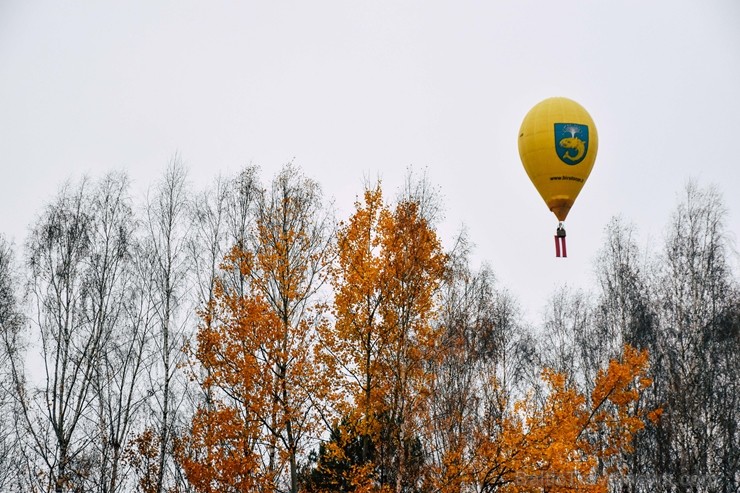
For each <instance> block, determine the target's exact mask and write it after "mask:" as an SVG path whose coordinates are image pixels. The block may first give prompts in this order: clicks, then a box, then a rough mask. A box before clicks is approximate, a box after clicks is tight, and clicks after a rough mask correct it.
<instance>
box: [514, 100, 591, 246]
mask: <svg viewBox="0 0 740 493" xmlns="http://www.w3.org/2000/svg"><path fill="white" fill-rule="evenodd" d="M598 146H599V139H598V135H597V133H596V126H595V125H594V121H593V120H592V119H591V116H590V115H589V114H588V112H587V111H586V110H585V109H584V108H583V106H581V105H580V104H578V103H576V102H575V101H572V100H570V99H567V98H549V99H545V100H544V101H541V102H539V103H537V104H536V105H535V106H534V107H533V108H532V109H531V110H529V113H527V116H525V117H524V121H523V122H522V126H521V128H520V129H519V157H520V158H521V160H522V164H523V165H524V169H525V170H526V172H527V175H529V179H530V180H532V184H533V185H534V186H535V188H536V189H537V191H538V192H539V193H540V195H541V196H542V198H543V200H544V201H545V203H546V204H547V207H548V208H549V209H550V210H551V211H552V212H553V213H554V214H555V216H556V217H557V218H558V221H559V224H558V228H557V230H556V233H555V255H556V256H558V257H560V256H561V253H562V256H563V257H566V256H567V251H566V248H565V228H564V226H563V222H564V221H565V218H566V217H567V216H568V212H570V209H571V207H573V203H574V202H575V200H576V197H578V194H579V193H580V191H581V188H583V184H584V183H586V179H587V178H588V175H589V174H590V173H591V168H593V166H594V160H595V159H596V151H597V149H598Z"/></svg>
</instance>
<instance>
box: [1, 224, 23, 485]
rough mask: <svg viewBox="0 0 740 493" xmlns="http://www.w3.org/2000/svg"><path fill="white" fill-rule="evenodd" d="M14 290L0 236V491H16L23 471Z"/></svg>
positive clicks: (13, 273) (19, 323) (11, 265)
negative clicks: (19, 426)
mask: <svg viewBox="0 0 740 493" xmlns="http://www.w3.org/2000/svg"><path fill="white" fill-rule="evenodd" d="M18 288H19V279H18V275H17V270H16V266H15V262H14V257H13V250H12V248H11V246H10V245H9V244H8V243H7V242H6V241H5V238H3V236H2V235H0V344H1V346H0V491H14V490H19V489H20V488H21V486H22V484H23V482H22V478H23V474H22V471H24V470H25V468H24V465H25V464H24V462H23V453H22V451H21V447H23V442H22V440H21V437H20V436H19V433H18V429H17V427H16V425H17V424H18V423H17V421H16V420H17V418H18V411H19V409H18V407H17V404H18V399H17V398H16V396H17V395H18V390H20V389H23V388H24V382H23V381H22V380H21V379H19V378H16V377H17V376H18V372H19V371H20V365H22V356H23V347H22V346H23V341H22V340H21V336H20V333H21V330H22V328H23V325H24V317H23V314H22V313H21V307H20V306H19V302H18V295H19V292H18Z"/></svg>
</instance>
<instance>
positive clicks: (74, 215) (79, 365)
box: [20, 180, 104, 492]
mask: <svg viewBox="0 0 740 493" xmlns="http://www.w3.org/2000/svg"><path fill="white" fill-rule="evenodd" d="M88 187H89V182H88V181H87V180H83V181H82V182H81V183H80V184H79V186H77V187H75V188H72V187H70V186H65V187H64V188H63V189H62V191H61V192H60V193H59V195H58V196H57V198H56V200H55V201H54V202H53V203H51V204H50V205H48V206H47V208H46V210H45V211H44V213H43V214H42V215H41V217H40V218H39V220H38V221H37V222H36V224H35V226H34V228H33V229H32V231H31V236H30V238H29V240H28V247H27V248H28V261H27V262H28V267H29V276H30V279H29V283H30V292H31V300H32V302H33V304H34V307H33V308H34V309H33V312H34V317H33V321H34V324H35V326H36V327H37V328H38V330H39V332H40V338H41V349H42V360H43V368H44V374H43V380H42V382H41V383H40V387H39V388H38V389H37V390H34V389H29V391H28V392H27V393H23V394H21V396H20V406H21V410H22V416H23V420H24V424H25V431H26V433H27V435H28V437H29V442H30V444H31V446H32V448H33V452H34V454H35V456H36V458H38V460H39V461H40V463H39V464H38V475H37V478H38V481H39V485H38V486H39V488H41V489H42V490H55V491H57V492H61V491H65V490H67V489H70V488H72V487H73V486H75V485H79V484H81V483H83V482H84V481H86V480H87V479H88V478H89V476H90V475H91V463H90V456H89V455H88V454H89V451H90V446H91V444H92V443H93V442H94V441H95V440H97V439H98V435H97V433H94V432H93V430H91V429H83V428H85V427H86V425H87V424H88V423H89V422H90V421H91V420H92V419H93V418H92V416H91V407H92V401H93V398H94V392H93V381H94V378H95V375H96V370H97V364H98V361H99V359H100V356H101V352H102V349H103V346H104V341H103V337H104V333H103V326H102V324H95V323H90V317H89V316H88V313H86V303H87V301H88V299H89V293H90V286H89V280H90V279H89V269H88V264H87V262H88V260H89V256H90V252H91V235H92V230H93V228H94V226H93V223H94V217H93V214H92V213H91V208H90V200H89V197H88V194H87V191H88Z"/></svg>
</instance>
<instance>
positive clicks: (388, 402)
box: [322, 186, 446, 491]
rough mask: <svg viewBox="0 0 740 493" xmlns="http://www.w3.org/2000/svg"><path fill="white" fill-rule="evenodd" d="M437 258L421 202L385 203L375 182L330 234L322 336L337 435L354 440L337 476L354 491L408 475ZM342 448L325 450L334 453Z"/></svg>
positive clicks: (424, 382) (396, 482)
mask: <svg viewBox="0 0 740 493" xmlns="http://www.w3.org/2000/svg"><path fill="white" fill-rule="evenodd" d="M445 261H446V256H445V255H444V253H443V251H442V247H441V244H440V242H439V239H438V238H437V235H436V232H435V231H434V230H433V228H432V227H431V226H430V225H429V224H428V223H427V221H426V220H425V219H424V218H423V217H422V214H421V213H420V210H419V204H418V203H416V202H415V201H413V200H402V201H400V202H399V203H398V204H396V205H395V207H393V208H391V207H389V206H387V205H385V204H384V203H383V197H382V191H381V188H380V186H376V187H375V188H374V189H367V190H365V193H364V203H360V202H357V203H356V210H355V213H354V214H353V215H352V217H351V218H350V219H349V221H348V222H347V223H346V224H343V225H342V227H341V228H340V231H339V233H338V238H337V262H336V266H335V268H334V269H333V271H332V282H333V286H334V289H335V293H334V295H335V298H334V315H335V319H336V322H335V324H334V325H333V326H327V327H325V330H324V332H323V334H322V343H323V348H324V349H325V354H326V355H328V358H327V359H328V361H329V365H330V366H333V367H334V368H335V370H336V373H335V377H336V380H335V384H336V385H337V387H338V389H339V391H340V392H341V394H342V395H343V396H344V397H345V398H344V400H342V401H340V402H338V403H337V407H338V411H339V412H340V414H341V415H342V416H344V417H345V425H344V426H343V427H340V429H339V430H338V431H339V436H340V437H341V436H342V433H343V434H344V436H345V438H344V439H342V438H340V439H339V440H338V442H337V443H341V442H342V440H345V439H346V440H352V439H353V438H354V437H355V436H359V437H360V440H361V448H360V453H359V457H358V463H357V464H355V465H354V467H352V468H350V470H349V471H347V473H346V475H347V476H348V477H345V478H343V481H345V482H349V483H350V484H353V485H354V486H355V488H356V489H357V491H370V490H373V489H374V488H376V487H377V488H380V489H381V490H395V491H402V490H403V489H405V488H407V487H409V485H410V484H412V483H414V482H415V481H416V480H415V479H412V478H411V477H412V476H413V475H412V474H410V470H411V469H412V467H411V463H412V462H413V455H414V454H413V449H414V440H415V439H416V436H417V435H418V429H419V424H420V422H421V420H422V414H423V413H422V411H423V409H424V406H425V398H426V392H427V390H428V388H429V386H428V384H429V382H428V375H427V374H426V372H425V366H424V365H425V362H426V361H428V360H429V359H430V358H433V357H434V352H435V351H436V350H437V342H438V333H437V330H438V329H437V328H436V326H435V325H434V324H433V323H432V322H433V319H434V310H435V293H436V290H437V288H438V286H439V283H440V281H441V279H442V276H443V274H444V269H445ZM343 450H344V449H343V447H342V446H334V447H333V449H332V450H331V451H330V453H331V454H334V456H335V458H337V459H340V460H341V459H342V455H343V453H344V452H343Z"/></svg>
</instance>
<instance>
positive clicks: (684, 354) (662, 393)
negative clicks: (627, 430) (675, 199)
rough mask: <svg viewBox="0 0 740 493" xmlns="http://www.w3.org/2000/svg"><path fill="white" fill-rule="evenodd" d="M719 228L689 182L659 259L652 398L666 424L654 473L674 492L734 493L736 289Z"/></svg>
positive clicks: (708, 197) (710, 195)
mask: <svg viewBox="0 0 740 493" xmlns="http://www.w3.org/2000/svg"><path fill="white" fill-rule="evenodd" d="M725 221H726V211H725V208H724V204H723V201H722V197H721V195H720V194H719V192H717V190H716V189H715V188H712V187H707V188H701V187H699V186H698V185H697V184H696V183H695V182H689V183H688V185H687V186H686V188H685V190H684V194H683V196H682V199H681V201H680V203H679V205H678V207H677V209H676V210H675V212H674V214H673V217H672V220H671V224H670V228H669V230H668V235H667V239H666V243H665V248H664V251H663V254H662V256H661V258H660V271H659V274H658V278H657V284H656V291H657V295H658V301H659V304H658V313H659V330H658V335H657V338H658V340H657V352H658V354H657V355H656V356H657V358H656V391H657V392H658V397H659V398H660V399H661V400H662V401H663V402H665V419H664V420H663V422H662V426H661V427H660V428H659V430H658V432H659V436H658V445H659V448H658V451H657V463H656V466H655V468H656V470H658V471H661V472H663V473H665V474H667V475H668V476H669V477H671V478H672V480H673V484H674V485H678V486H677V487H679V489H683V488H685V487H686V486H685V485H686V484H687V478H691V479H692V480H693V482H697V481H698V482H699V483H700V484H699V485H698V486H696V485H695V486H696V487H698V488H699V489H700V490H701V491H738V489H739V488H740V475H739V474H738V470H740V469H739V468H738V465H739V464H740V462H739V458H740V434H739V433H738V425H737V423H738V422H739V421H740V406H739V405H738V404H739V402H738V397H737V396H738V394H739V393H740V387H739V386H738V382H739V381H740V379H739V378H738V376H739V375H740V358H739V357H738V354H740V330H739V329H738V324H737V320H738V311H737V310H738V288H737V281H736V279H735V278H734V276H733V274H732V271H731V268H730V265H729V262H728V257H727V256H728V236H727V230H726V224H725ZM689 482H690V481H689Z"/></svg>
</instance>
